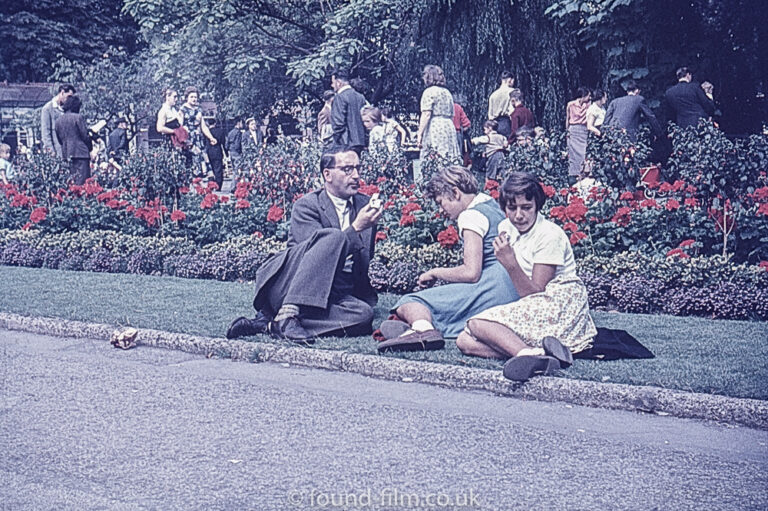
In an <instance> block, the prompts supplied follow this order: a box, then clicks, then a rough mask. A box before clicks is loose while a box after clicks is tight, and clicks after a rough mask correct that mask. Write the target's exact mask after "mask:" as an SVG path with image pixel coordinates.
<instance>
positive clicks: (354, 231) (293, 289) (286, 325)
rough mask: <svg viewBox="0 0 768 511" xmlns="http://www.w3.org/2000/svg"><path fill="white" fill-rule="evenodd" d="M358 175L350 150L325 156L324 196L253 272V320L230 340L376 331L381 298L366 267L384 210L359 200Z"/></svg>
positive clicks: (302, 205) (302, 207) (311, 202)
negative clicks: (263, 335) (376, 309)
mask: <svg viewBox="0 0 768 511" xmlns="http://www.w3.org/2000/svg"><path fill="white" fill-rule="evenodd" d="M359 168H360V159H359V158H358V156H357V153H355V152H354V151H352V150H350V149H348V148H340V149H337V148H332V149H330V152H329V153H326V154H323V156H322V157H321V159H320V169H321V171H322V174H323V178H324V179H325V185H324V187H323V189H321V190H317V191H315V192H312V193H309V194H307V195H305V196H303V197H302V198H300V199H299V200H298V201H296V204H294V206H293V213H292V215H291V228H290V234H289V237H288V247H287V248H286V249H285V250H284V251H282V252H280V253H278V254H275V255H273V256H271V257H270V258H269V259H267V260H266V261H265V262H264V264H263V265H262V266H261V267H260V268H259V270H258V272H257V273H256V279H255V280H256V297H255V298H254V300H253V306H254V308H256V310H258V311H259V312H258V314H257V316H256V318H254V319H247V318H244V317H241V318H237V319H236V320H235V321H234V322H233V323H232V324H231V325H230V327H229V330H227V338H228V339H234V338H237V337H243V336H247V335H255V334H259V333H270V334H271V335H272V336H273V337H276V338H281V339H287V340H290V341H294V342H313V341H312V339H313V338H314V337H316V336H321V335H350V336H351V335H366V334H370V333H371V332H372V328H371V322H372V320H373V305H375V304H376V301H377V296H376V292H375V291H374V289H373V287H371V282H370V279H369V278H368V266H369V264H370V261H371V257H373V249H374V238H375V235H376V228H375V227H376V223H377V222H378V220H379V218H380V217H381V212H382V208H381V206H380V204H377V203H376V204H375V203H369V197H368V196H366V195H363V194H359V193H357V190H358V188H359V186H360V175H359V174H358V171H359ZM376 202H378V200H377V201H376ZM270 319H271V320H270Z"/></svg>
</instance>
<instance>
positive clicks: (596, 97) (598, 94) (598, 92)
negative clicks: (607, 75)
mask: <svg viewBox="0 0 768 511" xmlns="http://www.w3.org/2000/svg"><path fill="white" fill-rule="evenodd" d="M604 97H605V91H604V90H603V89H595V90H593V91H592V101H600V100H601V99H603V98H604Z"/></svg>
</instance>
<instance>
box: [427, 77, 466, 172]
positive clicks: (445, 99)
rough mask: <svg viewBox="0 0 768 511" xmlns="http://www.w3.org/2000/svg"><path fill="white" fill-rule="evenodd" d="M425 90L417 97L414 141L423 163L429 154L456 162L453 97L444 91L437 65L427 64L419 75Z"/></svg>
mask: <svg viewBox="0 0 768 511" xmlns="http://www.w3.org/2000/svg"><path fill="white" fill-rule="evenodd" d="M421 77H422V79H423V80H424V85H426V87H427V88H426V89H424V92H423V93H422V95H421V118H420V120H419V131H418V134H417V138H416V141H417V143H418V145H419V147H420V148H421V159H422V160H423V159H424V158H425V157H426V156H427V155H428V154H429V152H430V151H435V152H437V153H438V154H439V155H440V156H442V157H444V158H448V159H450V160H453V161H454V162H456V163H458V162H459V160H460V158H461V152H460V150H459V143H458V141H457V140H456V128H455V127H454V126H453V96H451V93H450V91H449V90H448V89H446V88H445V75H444V74H443V70H442V69H440V67H438V66H434V65H431V64H430V65H427V66H425V67H424V73H423V74H422V76H421Z"/></svg>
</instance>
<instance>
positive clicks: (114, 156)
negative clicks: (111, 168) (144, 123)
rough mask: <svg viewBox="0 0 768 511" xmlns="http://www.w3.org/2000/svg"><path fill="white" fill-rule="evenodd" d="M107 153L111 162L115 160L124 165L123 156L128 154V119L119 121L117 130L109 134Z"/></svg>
mask: <svg viewBox="0 0 768 511" xmlns="http://www.w3.org/2000/svg"><path fill="white" fill-rule="evenodd" d="M107 152H108V153H109V158H110V159H111V160H115V161H116V162H117V163H118V164H122V163H123V156H125V155H126V154H128V121H127V120H126V119H123V118H120V119H118V121H117V128H115V129H114V130H112V132H111V133H110V134H109V138H108V139H107Z"/></svg>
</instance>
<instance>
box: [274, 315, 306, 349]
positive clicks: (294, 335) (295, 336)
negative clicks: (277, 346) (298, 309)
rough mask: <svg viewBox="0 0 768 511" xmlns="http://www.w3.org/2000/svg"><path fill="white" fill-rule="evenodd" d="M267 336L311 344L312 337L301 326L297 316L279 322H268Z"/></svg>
mask: <svg viewBox="0 0 768 511" xmlns="http://www.w3.org/2000/svg"><path fill="white" fill-rule="evenodd" d="M269 334H270V335H271V336H272V337H274V338H275V339H284V340H288V341H293V342H300V343H306V344H313V343H314V342H315V340H314V339H312V336H311V335H310V334H309V332H307V331H306V330H304V327H303V326H301V321H300V320H299V318H298V317H297V316H292V317H290V318H285V319H282V320H280V321H270V322H269Z"/></svg>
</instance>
